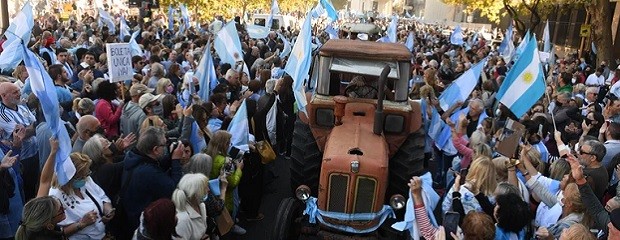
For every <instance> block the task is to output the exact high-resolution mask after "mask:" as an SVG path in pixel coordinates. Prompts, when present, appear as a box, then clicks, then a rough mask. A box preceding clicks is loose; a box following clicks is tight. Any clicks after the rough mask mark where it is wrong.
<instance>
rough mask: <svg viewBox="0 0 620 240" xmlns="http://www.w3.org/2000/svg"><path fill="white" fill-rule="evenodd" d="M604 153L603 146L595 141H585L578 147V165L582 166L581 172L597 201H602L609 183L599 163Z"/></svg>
mask: <svg viewBox="0 0 620 240" xmlns="http://www.w3.org/2000/svg"><path fill="white" fill-rule="evenodd" d="M606 153H607V150H606V149H605V146H604V145H603V144H602V143H600V142H599V141H596V140H588V141H585V142H584V143H583V145H581V146H579V152H578V156H579V163H581V165H583V166H584V170H583V172H584V174H585V175H586V176H587V178H586V180H587V181H588V183H589V184H590V186H591V187H592V190H593V191H594V195H596V197H597V198H598V199H599V200H601V199H603V195H604V194H605V190H607V185H608V183H609V175H608V174H607V169H606V168H605V166H603V164H602V163H601V161H603V157H605V154H606Z"/></svg>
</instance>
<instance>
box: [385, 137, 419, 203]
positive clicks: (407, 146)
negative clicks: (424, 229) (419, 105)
mask: <svg viewBox="0 0 620 240" xmlns="http://www.w3.org/2000/svg"><path fill="white" fill-rule="evenodd" d="M425 137H426V136H425V133H424V130H423V129H420V130H419V131H417V132H414V133H411V134H409V136H408V137H407V140H405V142H403V144H402V145H401V146H400V148H399V149H398V151H397V152H396V154H395V155H394V157H392V158H391V159H390V177H389V181H388V182H389V186H388V189H387V194H386V196H385V198H386V202H387V201H389V199H390V197H391V196H392V195H394V194H401V195H403V196H404V197H405V198H407V197H408V194H407V193H408V192H409V186H408V185H407V183H409V180H410V179H411V177H413V176H419V175H422V174H424V173H425V172H426V171H427V170H426V169H424V141H425Z"/></svg>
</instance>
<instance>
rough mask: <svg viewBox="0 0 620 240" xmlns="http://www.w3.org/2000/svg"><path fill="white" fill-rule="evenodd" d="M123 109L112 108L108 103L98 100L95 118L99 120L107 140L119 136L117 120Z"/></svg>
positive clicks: (112, 105)
mask: <svg viewBox="0 0 620 240" xmlns="http://www.w3.org/2000/svg"><path fill="white" fill-rule="evenodd" d="M122 110H123V108H122V107H117V106H114V104H112V103H111V102H110V101H108V100H105V99H99V101H97V105H96V106H95V116H96V117H97V119H99V123H101V127H102V128H103V130H104V131H105V136H106V138H108V139H115V138H116V137H118V135H119V130H118V128H119V120H120V118H121V113H122V112H123V111H122Z"/></svg>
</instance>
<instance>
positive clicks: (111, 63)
mask: <svg viewBox="0 0 620 240" xmlns="http://www.w3.org/2000/svg"><path fill="white" fill-rule="evenodd" d="M106 52H107V56H108V74H109V76H110V82H119V81H125V80H131V78H132V77H133V67H132V66H131V47H130V46H129V43H108V44H106Z"/></svg>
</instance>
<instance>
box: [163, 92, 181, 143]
mask: <svg viewBox="0 0 620 240" xmlns="http://www.w3.org/2000/svg"><path fill="white" fill-rule="evenodd" d="M161 105H162V110H163V113H162V116H161V117H162V120H163V121H164V123H165V124H166V128H167V129H170V130H168V131H167V132H166V137H175V138H178V137H179V136H180V135H181V128H182V127H183V126H182V125H181V117H182V116H183V108H182V107H181V105H180V104H179V101H178V99H177V98H176V96H175V95H172V94H166V95H165V96H164V97H163V98H162V99H161Z"/></svg>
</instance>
